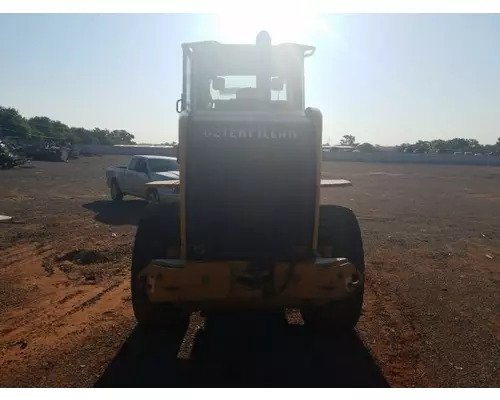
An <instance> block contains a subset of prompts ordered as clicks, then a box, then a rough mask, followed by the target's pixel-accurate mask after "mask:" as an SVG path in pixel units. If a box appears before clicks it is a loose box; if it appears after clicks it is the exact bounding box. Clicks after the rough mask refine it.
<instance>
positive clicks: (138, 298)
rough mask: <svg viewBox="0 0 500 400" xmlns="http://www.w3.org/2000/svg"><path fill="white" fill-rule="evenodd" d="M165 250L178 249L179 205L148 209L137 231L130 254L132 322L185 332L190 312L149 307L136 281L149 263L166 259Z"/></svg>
mask: <svg viewBox="0 0 500 400" xmlns="http://www.w3.org/2000/svg"><path fill="white" fill-rule="evenodd" d="M168 247H180V208H179V203H168V204H152V205H148V206H147V207H146V210H145V212H144V215H143V217H142V218H141V220H140V222H139V226H138V227H137V232H136V235H135V242H134V249H133V253H132V268H131V280H130V288H131V291H132V307H133V310H134V314H135V318H136V320H137V322H138V323H139V324H141V325H142V326H143V327H146V328H163V329H167V330H169V331H171V332H173V333H174V332H181V331H183V332H184V331H185V330H186V329H187V328H188V325H189V317H190V312H189V311H186V310H183V309H180V308H178V307H176V306H174V305H171V304H165V303H152V302H151V301H150V300H149V298H148V297H147V294H146V292H145V290H144V288H143V286H142V285H141V284H140V282H139V279H138V278H137V275H138V274H139V272H141V271H142V270H143V269H144V268H145V267H146V266H147V265H148V264H149V263H150V262H151V260H153V259H155V258H166V256H167V248H168Z"/></svg>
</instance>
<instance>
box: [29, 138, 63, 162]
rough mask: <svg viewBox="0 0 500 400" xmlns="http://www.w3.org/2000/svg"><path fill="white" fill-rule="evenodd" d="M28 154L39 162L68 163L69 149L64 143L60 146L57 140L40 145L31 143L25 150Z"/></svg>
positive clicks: (42, 142)
mask: <svg viewBox="0 0 500 400" xmlns="http://www.w3.org/2000/svg"><path fill="white" fill-rule="evenodd" d="M25 150H26V154H27V155H29V157H31V158H32V159H33V160H37V161H63V162H66V161H68V158H69V151H70V150H69V148H68V147H67V146H66V144H64V143H60V144H58V143H57V142H56V141H55V140H49V141H45V140H42V141H40V142H39V143H30V144H29V145H28V146H26V148H25Z"/></svg>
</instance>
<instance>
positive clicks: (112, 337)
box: [0, 157, 500, 387]
mask: <svg viewBox="0 0 500 400" xmlns="http://www.w3.org/2000/svg"><path fill="white" fill-rule="evenodd" d="M126 159H127V157H96V158H81V159H79V160H75V161H71V162H70V163H65V164H63V163H42V162H35V163H33V164H34V167H33V168H25V169H24V168H20V169H16V170H10V171H0V177H1V178H0V179H1V183H2V184H1V185H0V213H3V214H7V215H11V216H13V217H14V220H13V222H11V223H0V254H1V255H2V257H1V258H0V333H1V335H0V360H1V361H0V370H1V373H0V385H1V386H23V387H26V386H44V387H45V386H48V387H82V386H83V387H85V386H160V387H165V386H167V387H168V386H326V387H330V386H341V387H343V386H371V387H373V386H402V387H411V386H433V387H436V386H460V387H468V386H474V387H476V386H490V387H491V386H500V345H499V343H500V322H499V321H500V320H499V319H498V310H500V294H499V291H498V287H499V284H500V222H499V221H498V218H496V214H497V212H498V210H500V186H499V185H498V182H499V180H500V168H498V169H495V168H483V167H458V166H426V165H389V164H363V163H325V164H324V175H325V177H331V178H345V179H350V180H352V181H353V183H354V186H353V187H350V188H339V189H325V190H324V191H323V202H324V203H333V202H335V203H337V204H342V205H347V206H349V207H350V208H352V209H353V210H354V211H355V212H356V213H357V215H358V217H359V220H360V223H361V227H362V230H363V235H364V241H365V247H366V258H367V274H368V275H367V293H366V301H365V305H364V312H363V316H362V318H361V320H360V322H359V325H358V334H357V335H352V337H348V338H344V339H342V340H340V339H336V340H334V339H331V340H327V339H320V338H317V337H309V336H308V334H307V333H306V332H305V331H304V329H303V326H302V325H300V324H296V323H294V324H289V325H287V326H285V327H282V328H276V329H273V330H269V331H267V332H265V333H264V334H258V333H252V334H249V333H248V332H245V333H243V332H240V335H239V336H231V337H228V336H227V335H225V334H224V332H223V331H221V330H220V329H219V330H218V329H217V328H213V329H212V328H209V327H206V328H203V319H202V318H200V317H199V316H196V315H195V316H193V317H192V321H191V325H190V328H189V330H188V332H187V334H186V336H185V338H184V340H183V338H181V337H166V336H162V335H161V334H160V333H158V334H157V336H152V335H151V334H146V333H144V332H142V331H141V330H140V329H138V328H136V327H135V320H134V318H133V315H132V311H131V304H130V292H129V282H128V281H129V268H130V255H131V244H132V241H133V236H134V234H135V224H136V223H137V220H138V218H139V216H140V212H141V210H142V209H143V207H144V203H143V202H142V201H138V200H126V201H125V202H124V204H123V205H122V206H121V207H119V208H117V207H115V206H112V205H111V204H110V203H109V201H108V190H107V187H106V184H105V181H104V171H105V168H106V167H107V166H109V165H113V164H123V163H124V162H126V161H125V160H126ZM76 250H96V251H97V253H96V254H97V255H95V254H94V257H93V258H92V259H90V260H87V261H88V263H87V262H86V263H84V264H83V265H81V264H79V263H78V262H76V261H71V260H65V259H64V258H65V257H64V256H65V255H68V253H71V252H72V251H76ZM69 256H71V254H69ZM66 258H68V259H69V258H71V257H66ZM57 260H60V261H57ZM289 320H290V321H296V320H300V318H298V317H297V315H290V316H289ZM181 342H182V343H181Z"/></svg>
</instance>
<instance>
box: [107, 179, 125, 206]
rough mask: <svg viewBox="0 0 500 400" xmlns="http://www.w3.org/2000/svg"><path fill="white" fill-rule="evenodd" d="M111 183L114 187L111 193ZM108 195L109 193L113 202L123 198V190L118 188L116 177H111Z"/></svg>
mask: <svg viewBox="0 0 500 400" xmlns="http://www.w3.org/2000/svg"><path fill="white" fill-rule="evenodd" d="M113 185H114V186H115V187H116V192H115V193H113ZM109 192H110V195H111V199H112V200H113V201H115V202H119V201H122V200H123V196H124V194H123V192H122V190H121V189H120V185H118V181H117V180H116V179H113V180H112V181H111V188H110V191H109Z"/></svg>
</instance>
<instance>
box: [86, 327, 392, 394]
mask: <svg viewBox="0 0 500 400" xmlns="http://www.w3.org/2000/svg"><path fill="white" fill-rule="evenodd" d="M238 331H239V332H234V331H233V332H227V331H226V330H225V329H223V326H220V325H219V326H218V327H217V326H212V327H210V326H208V327H206V328H205V329H203V330H198V332H197V333H196V336H195V339H194V344H193V348H192V351H191V356H190V358H189V359H180V358H178V357H177V353H178V350H179V346H180V344H181V342H182V335H177V336H176V337H174V336H169V335H167V334H165V333H161V332H146V331H145V330H143V329H142V328H140V327H136V328H135V330H134V331H133V332H132V334H131V335H130V337H129V338H128V339H127V340H126V342H125V343H124V345H123V346H122V348H121V349H120V350H119V352H118V353H117V355H116V357H115V358H114V360H113V361H112V362H111V363H110V364H109V365H108V368H107V369H106V371H105V372H104V373H103V375H102V376H101V377H100V378H99V380H98V381H97V382H96V384H95V387H388V386H389V385H388V383H387V381H386V379H385V378H384V376H383V375H382V372H381V370H380V369H379V368H378V366H377V365H376V363H375V361H374V360H373V358H372V357H371V355H370V353H369V351H368V350H367V349H366V347H365V346H364V344H363V342H362V341H361V339H360V338H359V337H358V336H357V334H356V333H354V332H353V333H352V335H349V336H348V337H343V338H336V339H335V338H332V337H330V338H323V337H318V336H313V335H312V334H310V333H309V332H308V331H307V330H306V329H305V327H304V326H303V325H288V324H283V325H282V326H280V327H279V328H276V329H272V330H271V332H270V330H269V329H266V330H261V333H260V334H258V333H255V331H253V332H252V331H251V329H245V328H244V327H241V326H240V327H239V328H238ZM262 332H264V333H262Z"/></svg>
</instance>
